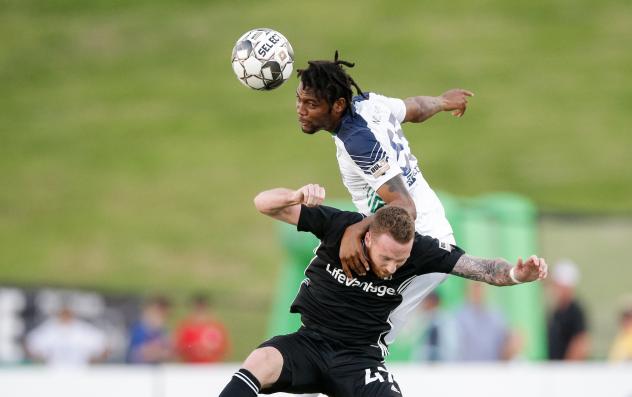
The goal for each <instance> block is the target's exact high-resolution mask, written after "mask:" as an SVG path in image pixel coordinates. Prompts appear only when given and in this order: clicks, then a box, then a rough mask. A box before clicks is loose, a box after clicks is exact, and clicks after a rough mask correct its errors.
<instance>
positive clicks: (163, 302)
mask: <svg viewBox="0 0 632 397" xmlns="http://www.w3.org/2000/svg"><path fill="white" fill-rule="evenodd" d="M170 308H171V303H170V302H169V300H168V299H167V298H166V297H163V296H156V297H154V298H152V299H150V300H149V301H148V302H147V303H146V304H145V306H144V307H143V311H142V313H141V318H140V320H139V321H138V322H137V323H136V324H134V325H133V326H132V329H131V332H130V345H129V349H128V351H127V362H129V363H133V364H158V363H162V362H165V361H167V360H168V359H169V358H171V355H172V349H171V343H170V341H169V332H168V330H167V318H168V315H169V310H170Z"/></svg>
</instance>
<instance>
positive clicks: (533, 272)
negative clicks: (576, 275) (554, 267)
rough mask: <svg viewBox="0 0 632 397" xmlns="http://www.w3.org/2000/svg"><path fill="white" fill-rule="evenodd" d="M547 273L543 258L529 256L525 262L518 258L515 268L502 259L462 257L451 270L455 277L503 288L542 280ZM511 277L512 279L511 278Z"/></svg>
mask: <svg viewBox="0 0 632 397" xmlns="http://www.w3.org/2000/svg"><path fill="white" fill-rule="evenodd" d="M547 273H548V270H547V264H546V262H545V261H544V258H538V257H537V256H535V255H531V256H530V257H529V259H527V260H526V261H524V262H523V261H522V258H518V262H517V263H516V265H515V266H512V265H511V264H510V263H509V262H507V261H506V260H504V259H485V258H477V257H475V256H470V255H467V254H465V255H463V256H461V257H460V258H459V260H458V261H457V262H456V265H455V266H454V269H452V273H451V274H454V275H456V276H460V277H464V278H468V279H470V280H475V281H483V282H485V283H487V284H491V285H497V286H505V285H515V284H520V283H526V282H530V281H536V280H542V279H544V278H546V275H547ZM512 276H513V278H512Z"/></svg>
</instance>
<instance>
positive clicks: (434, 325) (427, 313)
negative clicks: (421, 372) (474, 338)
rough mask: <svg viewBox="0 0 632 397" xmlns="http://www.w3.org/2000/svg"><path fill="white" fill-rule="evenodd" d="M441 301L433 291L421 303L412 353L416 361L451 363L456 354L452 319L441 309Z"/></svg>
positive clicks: (455, 339) (456, 340)
mask: <svg viewBox="0 0 632 397" xmlns="http://www.w3.org/2000/svg"><path fill="white" fill-rule="evenodd" d="M440 305H441V299H440V297H439V295H438V294H437V293H436V292H435V291H433V292H431V293H430V294H428V296H426V298H425V299H424V300H423V301H422V302H421V304H420V305H419V307H420V314H419V322H420V326H419V329H420V334H421V335H420V338H419V343H418V345H417V346H416V347H415V349H414V352H413V359H414V360H416V361H431V362H433V361H453V360H455V359H456V358H457V353H458V346H457V344H458V335H457V332H456V325H455V323H454V317H453V316H451V315H450V313H447V312H445V311H444V310H442V309H441V307H440Z"/></svg>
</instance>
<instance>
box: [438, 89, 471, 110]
mask: <svg viewBox="0 0 632 397" xmlns="http://www.w3.org/2000/svg"><path fill="white" fill-rule="evenodd" d="M470 96H474V93H473V92H470V91H467V90H463V89H461V88H455V89H452V90H448V91H446V92H444V93H443V94H441V96H440V97H439V98H440V99H441V106H442V110H443V111H451V110H452V115H453V116H456V117H463V114H465V110H466V109H467V97H470Z"/></svg>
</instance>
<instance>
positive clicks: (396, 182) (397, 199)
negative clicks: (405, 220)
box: [377, 175, 417, 220]
mask: <svg viewBox="0 0 632 397" xmlns="http://www.w3.org/2000/svg"><path fill="white" fill-rule="evenodd" d="M377 194H378V195H379V196H380V198H381V199H382V200H384V202H385V203H386V204H387V205H393V206H397V207H401V208H403V209H405V210H406V211H407V212H408V213H409V214H410V216H412V218H413V220H415V219H417V207H415V201H414V200H413V198H412V196H411V195H410V192H409V191H408V189H407V188H406V184H405V183H404V180H403V179H402V177H401V175H396V176H394V177H393V178H391V179H389V180H388V181H386V182H385V183H384V184H383V185H382V186H380V188H379V189H377Z"/></svg>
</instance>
